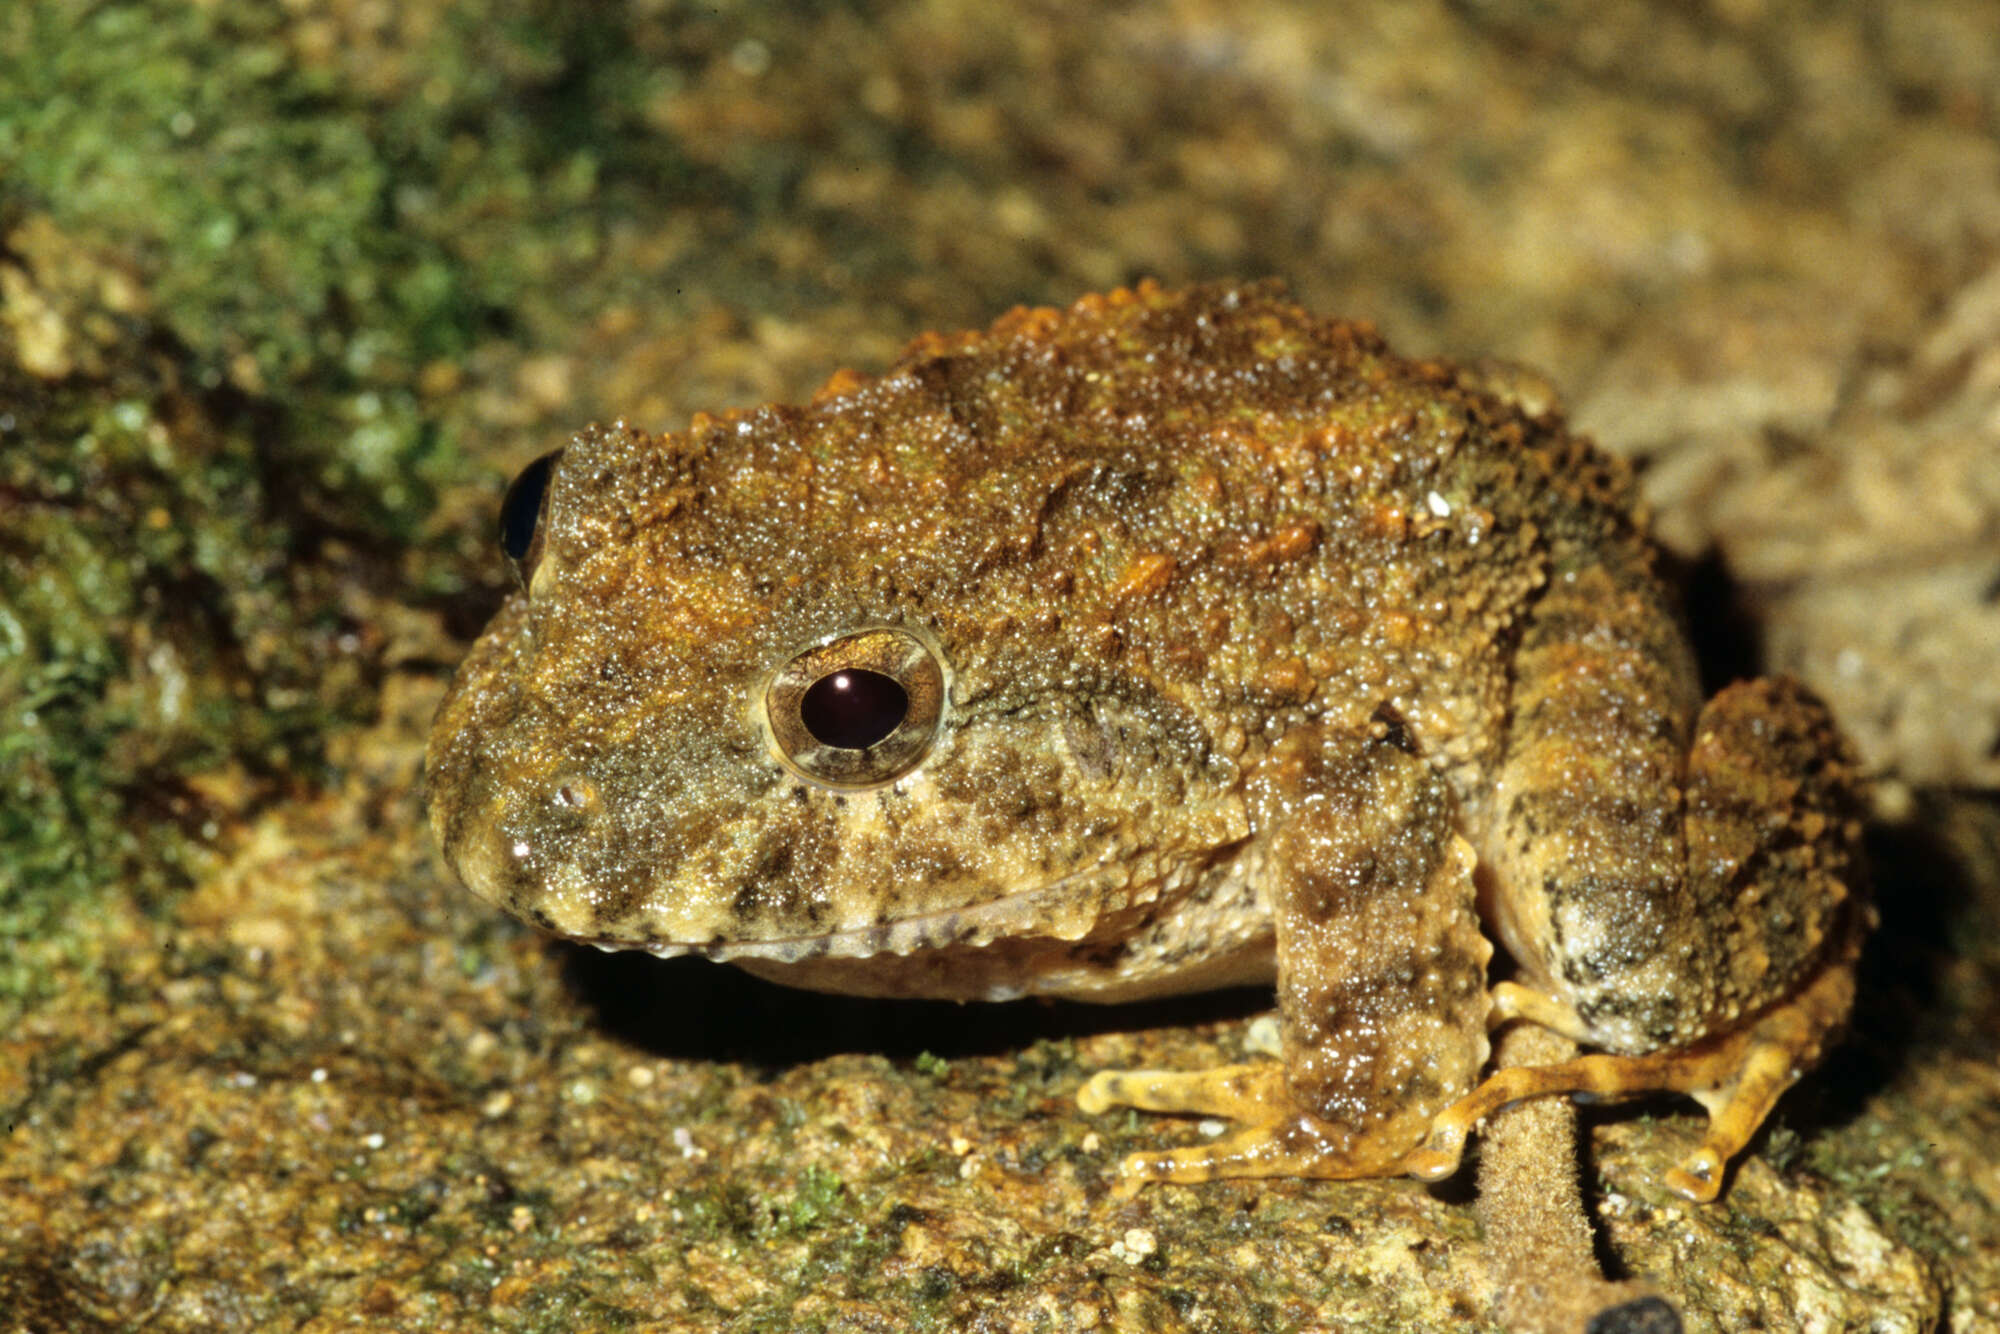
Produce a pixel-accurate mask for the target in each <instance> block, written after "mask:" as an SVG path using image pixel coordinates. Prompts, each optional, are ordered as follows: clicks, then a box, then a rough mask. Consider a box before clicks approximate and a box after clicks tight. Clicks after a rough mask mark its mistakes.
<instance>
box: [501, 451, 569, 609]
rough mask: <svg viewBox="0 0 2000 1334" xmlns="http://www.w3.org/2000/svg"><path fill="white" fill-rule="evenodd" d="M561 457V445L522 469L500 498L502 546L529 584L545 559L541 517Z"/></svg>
mask: <svg viewBox="0 0 2000 1334" xmlns="http://www.w3.org/2000/svg"><path fill="white" fill-rule="evenodd" d="M560 458H562V451H561V450H560V449H552V450H550V451H549V452H548V453H546V454H544V455H542V456H541V457H540V458H538V459H536V460H535V461H534V462H533V463H530V464H529V465H528V466H527V467H525V468H523V469H521V471H520V473H519V475H517V476H516V477H515V478H514V480H513V481H512V482H509V483H508V484H507V495H506V497H505V498H504V499H502V500H501V502H500V549H501V550H502V551H504V552H506V553H507V563H508V564H509V565H512V566H513V567H514V577H515V578H516V579H519V580H520V581H521V587H523V588H526V587H527V586H528V581H529V580H530V579H533V578H534V577H535V566H536V565H538V564H540V563H541V559H542V528H543V524H542V517H543V515H545V514H546V513H547V512H548V508H549V477H550V475H551V474H552V473H554V472H555V470H556V461H557V460H558V459H560Z"/></svg>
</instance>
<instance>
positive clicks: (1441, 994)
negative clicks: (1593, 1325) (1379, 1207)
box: [1077, 726, 1492, 1192]
mask: <svg viewBox="0 0 2000 1334" xmlns="http://www.w3.org/2000/svg"><path fill="white" fill-rule="evenodd" d="M1253 794H1254V797H1255V800H1257V801H1258V802H1259V803H1260V806H1261V809H1260V811H1259V819H1258V823H1259V827H1260V828H1263V829H1266V830H1270V831H1271V832H1270V834H1269V835H1268V843H1267V845H1266V847H1265V849H1264V853H1265V855H1264V857H1263V859H1262V863H1261V867H1262V870H1261V872H1260V873H1261V874H1263V875H1264V876H1266V877H1267V884H1266V889H1267V891H1268V894H1269V897H1270V899H1271V903H1272V915H1273V919H1274V925H1275V928H1276V935H1277V948H1278V1000H1279V1006H1280V1009H1281V1010H1282V1012H1283V1016H1284V1045H1285V1061H1284V1063H1283V1064H1282V1065H1279V1064H1276V1063H1266V1064H1257V1065H1240V1066H1230V1067H1226V1068H1223V1069H1219V1070H1210V1071H1205V1072H1200V1073H1173V1072H1161V1071H1106V1072H1103V1073H1100V1074H1098V1075H1096V1076H1095V1077H1093V1078H1092V1079H1091V1080H1090V1081H1089V1082H1088V1083H1086V1084H1085V1085H1084V1087H1083V1089H1082V1090H1081V1091H1080V1092H1079V1093H1078V1095H1077V1101H1078V1103H1079V1104H1080V1105H1081V1107H1082V1108H1083V1110H1084V1111H1086V1112H1090V1113H1097V1112H1102V1111H1105V1110H1107V1109H1108V1108H1111V1107H1114V1106H1121V1105H1122V1106H1128V1107H1136V1108H1139V1109H1141V1110H1144V1111H1154V1112H1181V1113H1191V1114H1194V1115H1199V1116H1216V1117H1226V1118H1229V1119H1230V1120H1233V1121H1235V1122H1237V1123H1238V1124H1239V1126H1240V1128H1239V1129H1238V1130H1236V1131H1235V1132H1234V1133H1232V1134H1230V1135H1228V1136H1226V1137H1224V1138H1222V1139H1220V1140H1217V1141H1215V1142H1214V1143H1211V1144H1207V1145H1203V1146H1200V1147H1197V1148H1186V1149H1177V1150H1169V1151H1160V1152H1153V1153H1135V1154H1132V1155H1131V1156H1129V1157H1128V1158H1126V1160H1125V1162H1124V1167H1123V1173H1124V1183H1123V1185H1122V1186H1121V1190H1123V1191H1125V1192H1129V1191H1131V1190H1133V1189H1136V1188H1137V1186H1138V1185H1139V1184H1141V1183H1143V1182H1146V1181H1179V1182H1196V1181H1207V1180H1211V1179H1214V1178H1217V1177H1271V1176H1294V1177H1317V1178H1322V1179H1343V1178H1352V1177H1367V1176H1389V1175H1395V1174H1397V1173H1400V1172H1401V1171H1403V1166H1402V1160H1403V1155H1404V1154H1405V1153H1407V1152H1408V1151H1409V1150H1410V1149H1411V1148H1412V1147H1414V1146H1415V1145H1416V1144H1417V1143H1418V1142H1419V1141H1420V1140H1421V1139H1422V1138H1423V1135H1424V1132H1425V1130H1426V1128H1427V1127H1428V1126H1429V1125H1430V1122H1431V1119H1432V1117H1434V1116H1435V1115H1436V1114H1437V1113H1438V1112H1439V1111H1440V1110H1442V1109H1443V1108H1445V1107H1446V1106H1448V1105H1449V1104H1451V1103H1452V1102H1453V1101H1454V1100H1455V1099H1457V1098H1459V1097H1461V1096H1463V1095H1464V1094H1465V1093H1466V1092H1468V1091H1469V1090H1470V1089H1471V1088H1472V1086H1473V1084H1474V1082H1475V1081H1476V1079H1477V1077H1478V1072H1479V1068H1480V1066H1481V1065H1482V1064H1483V1063H1484V1061H1485V1059H1486V1055H1487V1041H1486V1023H1485V1016H1486V1004H1487V1000H1486V991H1485V972H1486V964H1487V961H1488V960H1489V958H1490V957H1491V954H1492V947H1491V946H1490V945H1489V944H1488V943H1487V941H1486V940H1485V938H1484V937H1483V936H1482V935H1481V934H1480V931H1479V922H1478V917H1477V913H1476V911H1475V908H1474V886H1473V876H1472V871H1473V866H1474V863H1475V860H1476V859H1475V857H1474V855H1473V852H1472V849H1471V847H1470V846H1469V845H1468V844H1467V843H1466V842H1465V840H1464V839H1463V838H1461V837H1460V836H1459V835H1458V833H1457V832H1456V829H1455V824H1454V808H1453V804H1452V799H1451V796H1450V793H1449V792H1448V791H1447V790H1446V789H1445V787H1444V785H1443V783H1442V781H1441V780H1440V779H1439V778H1438V777H1437V775H1435V774H1434V773H1432V772H1431V771H1430V769H1429V767H1428V766H1426V765H1425V764H1424V763H1423V762H1422V761H1421V760H1419V759H1417V758H1416V757H1414V756H1413V755H1411V754H1409V753H1408V752H1407V751H1406V750H1404V749H1403V748H1402V745H1401V737H1400V730H1399V729H1396V728H1392V727H1388V726H1384V727H1383V728H1382V729H1381V731H1380V733H1379V734H1376V735H1372V736H1370V735H1362V736H1358V737H1357V736H1352V735H1349V734H1346V733H1342V732H1335V731H1332V730H1330V729H1328V730H1320V729H1312V730H1302V731H1300V732H1298V733H1295V734H1293V735H1291V736H1288V737H1286V738H1285V740H1284V741H1283V742H1282V743H1280V745H1279V746H1278V747H1277V748H1276V749H1275V750H1274V752H1273V754H1272V756H1271V758H1270V759H1268V760H1267V761H1266V762H1265V765H1264V766H1263V768H1262V769H1261V770H1260V774H1259V777H1258V778H1257V780H1256V783H1255V784H1254V786H1253Z"/></svg>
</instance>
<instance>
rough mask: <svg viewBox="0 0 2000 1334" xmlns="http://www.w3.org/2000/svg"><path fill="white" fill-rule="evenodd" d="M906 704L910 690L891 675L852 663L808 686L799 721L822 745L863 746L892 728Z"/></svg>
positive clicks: (883, 735) (908, 706)
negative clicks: (852, 664)
mask: <svg viewBox="0 0 2000 1334" xmlns="http://www.w3.org/2000/svg"><path fill="white" fill-rule="evenodd" d="M909 708H910V696H909V692H908V691H906V690H904V689H903V687H901V686H899V685H897V684H896V682H895V681H894V680H893V679H892V678H890V677H887V676H884V675H882V673H880V672H871V671H868V670H866V669H864V668H859V667H854V668H849V669H848V670H846V671H841V672H833V673H831V674H830V675H827V676H822V677H821V678H820V679H819V680H817V681H815V682H813V683H812V685H810V686H809V687H807V688H806V693H805V696H804V698H802V699H800V700H799V721H800V722H802V723H804V724H805V725H806V731H808V732H811V733H812V734H813V739H814V740H815V741H817V742H819V743H820V744H821V745H822V746H839V747H841V748H842V749H843V750H865V749H867V748H868V747H869V746H872V745H874V744H875V743H876V742H877V741H880V740H881V739H882V738H883V737H885V736H888V735H889V733H891V732H893V731H895V730H896V728H897V727H898V726H899V725H900V724H901V723H902V721H903V715H904V714H905V713H907V712H908V711H909Z"/></svg>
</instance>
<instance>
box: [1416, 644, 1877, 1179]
mask: <svg viewBox="0 0 2000 1334" xmlns="http://www.w3.org/2000/svg"><path fill="white" fill-rule="evenodd" d="M1695 731H1696V740H1695V744H1694V747H1693V750H1692V752H1691V753H1690V755H1689V757H1688V764H1687V800H1686V804H1685V808H1686V810H1687V812H1688V815H1687V826H1686V839H1687V849H1688V851H1687V855H1686V861H1685V871H1684V873H1683V878H1682V880H1681V884H1680V886H1679V887H1678V889H1677V890H1675V891H1674V893H1675V895H1676V896H1677V897H1678V898H1679V899H1680V901H1681V902H1682V903H1683V904H1684V907H1683V909H1682V911H1683V912H1684V913H1685V914H1686V916H1687V919H1688V920H1689V921H1690V922H1691V923H1693V924H1695V926H1696V927H1697V929H1698V934H1699V936H1700V937H1701V938H1702V939H1703V940H1705V941H1706V942H1708V944H1709V946H1710V947H1709V948H1708V949H1707V950H1705V951H1703V950H1694V951H1690V952H1687V953H1684V954H1681V955H1678V956H1677V957H1675V958H1674V959H1673V962H1674V963H1675V965H1676V968H1675V970H1674V972H1673V973H1672V974H1671V975H1670V976H1672V977H1673V978H1674V979H1675V985H1674V989H1673V990H1671V991H1667V990H1661V991H1658V992H1651V993H1649V991H1648V990H1647V988H1646V987H1645V985H1644V982H1645V979H1646V977H1647V974H1648V972H1649V971H1651V970H1650V967H1649V965H1650V964H1651V962H1652V961H1651V960H1647V959H1644V958H1640V959H1635V960H1634V961H1633V962H1634V967H1633V968H1632V969H1631V970H1629V971H1627V972H1625V973H1624V974H1623V975H1622V977H1621V978H1620V980H1621V981H1622V983H1623V984H1624V986H1625V987H1626V989H1627V991H1628V992H1629V993H1630V994H1629V995H1627V996H1623V997H1621V996H1619V995H1616V994H1610V993H1606V992H1602V991H1600V992H1598V993H1593V992H1592V991H1591V990H1590V989H1589V988H1585V987H1579V986H1574V985H1569V986H1565V988H1564V993H1563V995H1562V996H1560V997H1556V996H1551V995H1549V994H1547V993H1546V992H1544V991H1541V990H1535V989H1531V988H1529V987H1524V986H1520V985H1516V984H1514V983H1501V984H1500V985H1499V986H1498V987H1496V988H1495V989H1494V996H1493V1002H1494V1004H1493V1019H1494V1020H1495V1022H1504V1021H1505V1020H1508V1019H1512V1018H1519V1019H1523V1020H1525V1021H1527V1022H1530V1023H1536V1024H1540V1025H1542V1026H1544V1027H1546V1028H1550V1029H1554V1030H1555V1031H1557V1032H1559V1033H1562V1034H1564V1035H1565V1036H1568V1037H1571V1038H1575V1039H1576V1040H1578V1041H1580V1042H1588V1043H1596V1044H1599V1045H1605V1044H1606V1043H1607V1042H1608V1041H1610V1039H1611V1038H1613V1037H1616V1036H1619V1035H1618V1034H1617V1033H1616V1031H1615V1029H1608V1028H1606V1027H1605V1025H1606V1024H1607V1022H1609V1021H1615V1020H1616V1018H1617V1017H1618V1016H1619V1014H1620V1013H1621V1011H1624V1012H1629V1010H1630V1009H1631V1008H1638V1009H1640V1010H1641V1012H1645V1013H1650V1014H1652V1015H1654V1016H1657V1017H1659V1018H1660V1019H1662V1020H1663V1021H1668V1022H1663V1023H1662V1027H1661V1028H1660V1029H1659V1030H1657V1031H1656V1032H1654V1033H1651V1034H1648V1033H1645V1032H1642V1033H1640V1034H1637V1035H1631V1034H1627V1035H1624V1036H1625V1038H1626V1040H1627V1041H1630V1042H1632V1043H1633V1045H1638V1043H1639V1042H1640V1041H1645V1040H1648V1039H1649V1038H1650V1041H1651V1042H1652V1043H1653V1044H1655V1045H1657V1047H1658V1050H1654V1051H1651V1052H1648V1053H1643V1054H1636V1055H1593V1056H1585V1057H1581V1058H1579V1059H1577V1060H1574V1061H1569V1062H1565V1063H1563V1064H1561V1065H1555V1066H1547V1067H1540V1068H1526V1069H1520V1068H1517V1069H1512V1070H1506V1071H1502V1072H1500V1073H1499V1074H1497V1075H1495V1076H1494V1077H1493V1078H1492V1079H1489V1080H1488V1081H1487V1082H1486V1083H1485V1084H1483V1085H1481V1086H1480V1088H1479V1089H1478V1090H1477V1091H1476V1092H1474V1093H1473V1094H1472V1095H1471V1096H1470V1097H1468V1098H1466V1099H1464V1100H1463V1101H1462V1102H1460V1103H1458V1104H1457V1105H1456V1106H1453V1107H1452V1108H1450V1109H1449V1110H1447V1111H1446V1112H1445V1113H1444V1114H1443V1115H1441V1116H1440V1117H1438V1119H1437V1122H1436V1124H1435V1125H1434V1126H1433V1128H1432V1134H1431V1136H1430V1139H1429V1141H1428V1142H1427V1143H1426V1144H1425V1146H1424V1147H1423V1148H1422V1149H1421V1150H1419V1151H1418V1152H1417V1153H1414V1154H1412V1155H1411V1157H1410V1160H1409V1168H1410V1170H1411V1171H1412V1172H1414V1173H1416V1174H1417V1175H1420V1176H1426V1177H1441V1176H1444V1175H1447V1174H1449V1173H1450V1172H1451V1171H1452V1170H1453V1168H1455V1167H1456V1166H1457V1163H1458V1158H1459V1154H1460V1152H1461V1150H1462V1149H1463V1147H1464V1142H1465V1137H1466V1135H1467V1134H1468V1133H1469V1132H1470V1131H1471V1130H1472V1128H1473V1127H1474V1125H1476V1124H1477V1122H1478V1121H1479V1120H1480V1119H1481V1118H1482V1117H1484V1116H1486V1115H1488V1114H1489V1113H1491V1112H1493V1111H1496V1110H1498V1109H1499V1108H1500V1107H1503V1106H1505V1105H1506V1104H1507V1103H1509V1102H1513V1101H1515V1100H1517V1099H1520V1098H1527V1097H1538V1096H1542V1095H1546V1094H1557V1093H1571V1092H1588V1093H1593V1094H1599V1095H1605V1096H1618V1095H1628V1094H1636V1093H1645V1092H1651V1091H1655V1090H1659V1091H1671V1092H1679V1093H1687V1094H1690V1095H1691V1096H1693V1097H1694V1098H1695V1099H1696V1100H1698V1101H1699V1102H1701V1104H1702V1105H1703V1106H1704V1107H1705V1108H1706V1109H1707V1110H1708V1113H1709V1126H1708V1132H1707V1134H1706V1136H1705V1137H1704V1139H1703V1142H1702V1145H1701V1147H1700V1148H1699V1149H1698V1150H1696V1151H1695V1153H1694V1154H1692V1155H1691V1156H1690V1157H1689V1158H1688V1159H1687V1160H1686V1161H1685V1162H1683V1163H1682V1164H1681V1165H1680V1166H1679V1167H1678V1168H1676V1169H1675V1170H1674V1171H1672V1172H1670V1173H1669V1174H1668V1176H1667V1184H1668V1185H1669V1186H1670V1187H1672V1188H1673V1189H1674V1190H1676V1191H1678V1192H1679V1193H1681V1194H1682V1195H1685V1196H1687V1197H1688V1198H1690V1199H1694V1200H1704V1201H1705V1200H1711V1199H1713V1198H1715V1195H1716V1193H1717V1191H1718V1190H1719V1189H1720V1187H1721V1183H1722V1172H1723V1167H1724V1165H1725V1164H1726V1163H1727V1162H1728V1160H1729V1159H1730V1158H1731V1157H1733V1156H1734V1155H1735V1154H1736V1153H1738V1152H1740V1151H1741V1150H1742V1148H1743V1146H1744V1145H1745V1144H1747V1143H1748V1142H1749V1140H1750V1138H1751V1136H1753V1135H1754V1134H1755V1133H1756V1131H1757V1127H1758V1126H1759V1125H1760V1124H1761V1123H1762V1122H1763V1120H1764V1117H1765V1115H1766V1114H1767V1113H1768V1112H1769V1111H1770V1109H1771V1106H1772V1104H1773V1103H1774V1102H1775V1101H1776V1100H1777V1098H1778V1096H1779V1095H1780V1094H1781V1093H1783V1092H1784V1090H1785V1089H1786V1088H1787V1087H1789V1086H1790V1084H1791V1083H1792V1082H1793V1081H1794V1080H1795V1079H1796V1078H1797V1077H1798V1076H1799V1075H1800V1074H1801V1073H1802V1072H1803V1071H1805V1070H1807V1069H1809V1068H1811V1066H1812V1065H1813V1064H1814V1063H1815V1062H1816V1061H1817V1060H1818V1059H1819V1056H1820V1053H1821V1051H1822V1049H1823V1048H1824V1046H1825V1045H1826V1043H1827V1040H1828V1038H1829V1036H1830V1034H1831V1033H1832V1032H1833V1031H1834V1030H1835V1029H1837V1028H1838V1027H1839V1026H1840V1024H1841V1023H1842V1022H1843V1021H1844V1020H1845V1018H1846V1016H1847V1013H1848V1010H1849V1008H1850V1007H1851V1005H1852V1001H1853V992H1854V959H1855V954H1856V952H1857V950H1858V948H1859V943H1860V937H1861V933H1862V930H1863V928H1864V927H1865V923H1866V913H1865V909H1864V907H1863V905H1861V904H1860V903H1858V902H1856V901H1853V900H1852V899H1851V897H1850V891H1849V884H1850V882H1851V881H1853V880H1854V879H1855V878H1856V867H1855V856H1856V853H1855V844H1856V841H1857V840H1858V837H1859V826H1858V823H1857V821H1856V819H1855V811H1856V809H1857V807H1858V801H1857V795H1856V782H1857V780H1856V778H1855V774H1854V771H1853V769H1852V767H1851V766H1850V765H1849V764H1848V763H1847V761H1846V759H1845V752H1844V748H1843V746H1842V743H1841V742H1840V740H1839V738H1838V736H1837V734H1836V733H1835V732H1834V731H1833V728H1832V724H1831V721H1830V720H1829V719H1828V718H1827V716H1826V714H1825V711H1824V709H1823V708H1821V706H1820V705H1819V704H1818V702H1817V701H1816V700H1814V699H1812V698H1811V696H1809V695H1807V694H1805V693H1804V692H1803V691H1802V690H1800V689H1799V688H1798V687H1796V686H1793V685H1791V684H1789V683H1787V682H1783V681H1760V682H1747V683H1743V684H1740V685H1738V686H1735V687H1732V688H1731V689H1730V690H1727V691H1725V692H1723V694H1721V695H1719V696H1718V697H1717V698H1716V699H1715V700H1713V701H1712V702H1711V703H1710V704H1709V706H1708V707H1707V708H1706V709H1704V710H1703V712H1702V715H1701V718H1700V720H1699V722H1698V724H1697V727H1696V729H1695ZM1552 971H1553V972H1554V973H1555V975H1556V976H1558V977H1561V978H1565V979H1567V978H1569V977H1571V976H1573V970H1571V969H1569V968H1567V967H1560V968H1557V969H1554V970H1552ZM1584 971H1585V975H1587V976H1599V975H1601V974H1602V972H1604V971H1605V970H1598V969H1587V970H1584ZM1624 1002H1632V1003H1633V1004H1632V1005H1631V1006H1627V1005H1626V1004H1624Z"/></svg>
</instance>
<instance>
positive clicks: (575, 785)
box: [555, 775, 598, 815]
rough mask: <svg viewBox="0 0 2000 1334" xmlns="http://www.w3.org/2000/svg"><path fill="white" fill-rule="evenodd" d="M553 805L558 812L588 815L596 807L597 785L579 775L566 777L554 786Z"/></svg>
mask: <svg viewBox="0 0 2000 1334" xmlns="http://www.w3.org/2000/svg"><path fill="white" fill-rule="evenodd" d="M555 803H556V806H557V808H558V809H560V810H565V811H575V812H576V813H577V814H579V815H590V814H592V813H594V812H595V811H596V810H597V807H598V796H597V784H595V783H593V782H591V781H590V780H589V779H588V778H584V777H582V776H580V775H571V776H569V777H566V778H564V779H563V780H562V781H561V782H559V783H557V784H556V791H555Z"/></svg>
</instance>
